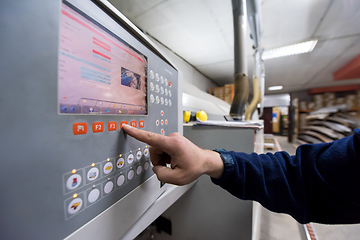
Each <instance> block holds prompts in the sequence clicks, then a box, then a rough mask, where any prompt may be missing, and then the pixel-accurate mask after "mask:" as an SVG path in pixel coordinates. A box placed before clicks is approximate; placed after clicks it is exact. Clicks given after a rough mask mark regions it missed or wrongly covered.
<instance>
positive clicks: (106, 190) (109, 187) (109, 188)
mask: <svg viewBox="0 0 360 240" xmlns="http://www.w3.org/2000/svg"><path fill="white" fill-rule="evenodd" d="M113 187H114V183H113V182H112V181H108V182H107V183H106V184H105V186H104V193H106V194H108V193H109V192H111V191H112V190H113Z"/></svg>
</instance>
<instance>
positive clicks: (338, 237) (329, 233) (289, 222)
mask: <svg viewBox="0 0 360 240" xmlns="http://www.w3.org/2000/svg"><path fill="white" fill-rule="evenodd" d="M275 138H276V140H277V141H278V143H279V145H280V148H281V150H283V151H286V152H288V153H289V154H290V155H294V154H295V152H296V147H297V146H298V145H297V144H291V143H288V141H287V137H282V136H275ZM277 150H278V149H275V150H274V151H267V152H276V151H277ZM260 226H261V228H260V234H259V238H258V239H262V240H288V239H292V240H298V239H299V240H301V237H300V232H299V224H298V223H297V222H296V221H295V220H294V219H293V218H291V217H290V216H288V215H285V214H278V213H273V212H270V211H268V210H266V209H264V208H262V210H261V223H260ZM312 226H313V229H314V230H315V233H316V235H317V239H318V240H324V239H326V240H343V239H344V240H345V239H346V240H355V239H360V224H354V225H324V224H316V223H312Z"/></svg>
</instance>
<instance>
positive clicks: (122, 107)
mask: <svg viewBox="0 0 360 240" xmlns="http://www.w3.org/2000/svg"><path fill="white" fill-rule="evenodd" d="M62 4H63V7H62V10H61V11H62V14H61V19H60V42H59V67H58V69H59V71H58V84H59V86H58V89H59V91H58V98H59V113H62V114H63V113H66V114H135V115H147V112H148V106H147V96H146V92H147V91H146V86H147V85H146V84H147V64H148V63H147V57H146V56H145V55H144V54H142V53H141V52H139V51H138V50H137V49H135V48H134V47H132V46H131V45H130V44H128V43H127V42H125V41H124V40H123V39H121V38H120V37H119V36H117V35H115V34H114V33H112V32H111V31H109V30H108V29H107V28H105V27H104V26H102V25H101V24H100V23H98V22H96V21H95V20H94V19H92V18H90V17H89V16H88V15H86V14H85V13H83V12H81V11H79V10H78V9H77V8H75V7H73V6H72V5H70V4H67V2H64V3H62Z"/></svg>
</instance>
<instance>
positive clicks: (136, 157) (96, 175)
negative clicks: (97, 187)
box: [63, 146, 150, 194]
mask: <svg viewBox="0 0 360 240" xmlns="http://www.w3.org/2000/svg"><path fill="white" fill-rule="evenodd" d="M134 153H135V154H134ZM149 157H150V152H149V149H148V147H147V146H146V147H145V148H143V149H141V148H138V149H137V151H130V152H128V153H125V154H120V155H119V156H117V157H114V158H108V159H106V160H104V161H102V162H99V163H92V164H91V165H90V166H87V167H85V168H82V169H74V170H72V171H71V172H69V173H66V174H64V176H63V179H64V194H67V193H69V192H71V191H72V190H75V189H77V188H79V187H81V186H83V185H87V184H90V183H92V182H94V181H95V180H97V179H100V178H102V177H106V176H108V175H109V174H111V173H113V172H114V171H115V170H114V165H116V167H117V168H116V170H121V169H124V168H126V167H131V166H132V165H133V164H137V163H138V162H141V161H142V159H143V160H148V159H149ZM100 169H101V170H102V171H100ZM83 177H85V180H83Z"/></svg>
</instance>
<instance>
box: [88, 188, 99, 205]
mask: <svg viewBox="0 0 360 240" xmlns="http://www.w3.org/2000/svg"><path fill="white" fill-rule="evenodd" d="M99 196H100V191H99V189H97V188H95V189H93V190H91V192H90V193H89V195H88V202H89V203H93V202H95V201H96V200H98V198H99Z"/></svg>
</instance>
